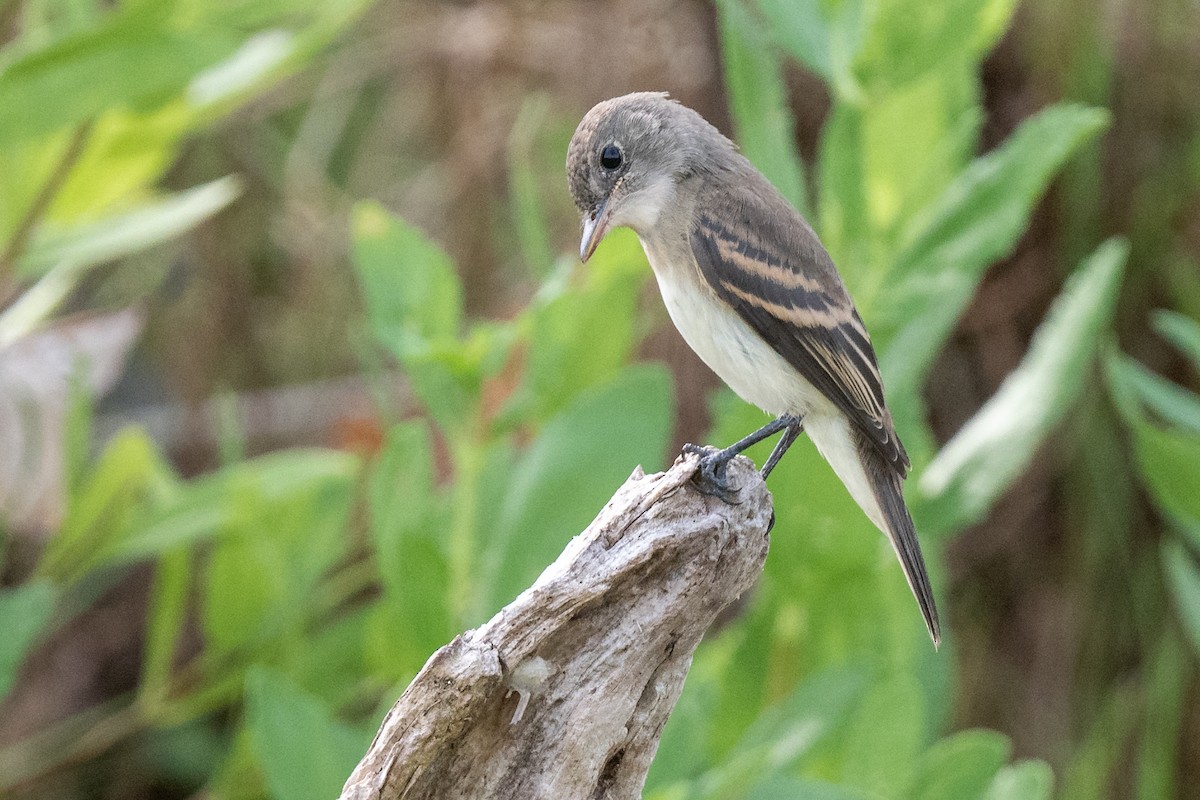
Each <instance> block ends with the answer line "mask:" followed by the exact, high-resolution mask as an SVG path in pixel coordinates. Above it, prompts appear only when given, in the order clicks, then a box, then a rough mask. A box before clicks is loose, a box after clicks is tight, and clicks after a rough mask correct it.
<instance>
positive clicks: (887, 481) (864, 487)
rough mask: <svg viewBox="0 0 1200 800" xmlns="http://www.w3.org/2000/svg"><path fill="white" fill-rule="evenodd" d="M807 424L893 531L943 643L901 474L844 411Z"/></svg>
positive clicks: (924, 612)
mask: <svg viewBox="0 0 1200 800" xmlns="http://www.w3.org/2000/svg"><path fill="white" fill-rule="evenodd" d="M805 429H806V430H807V431H808V433H809V437H810V438H811V439H812V441H813V444H815V445H816V446H817V449H818V450H819V451H820V452H821V455H823V456H824V457H825V460H826V461H828V462H829V465H830V466H831V467H833V471H834V472H836V473H837V475H838V477H839V478H841V480H842V483H844V484H845V485H846V488H847V489H848V490H849V491H850V496H851V497H853V498H854V501H855V502H856V503H858V505H859V506H860V507H861V508H862V510H863V511H864V512H866V515H867V516H868V517H870V519H871V521H872V522H874V523H875V526H876V527H877V528H879V529H880V530H881V531H883V533H884V535H886V536H887V537H888V541H889V542H891V545H892V549H893V550H895V551H896V557H897V558H899V559H900V566H901V567H902V568H903V570H904V577H905V578H906V579H907V580H908V586H909V588H910V589H912V593H913V596H914V597H915V598H916V599H917V605H918V606H920V608H921V616H922V617H924V618H925V627H926V628H927V629H928V630H929V636H930V638H932V639H933V645H934V647H937V646H938V645H940V644H941V642H942V629H941V624H940V623H939V622H938V612H937V605H936V604H935V603H934V600H933V588H932V587H931V586H930V584H929V574H928V573H927V572H926V570H925V559H924V558H923V557H922V555H921V545H920V543H919V542H918V541H917V532H916V528H915V527H914V526H913V521H912V516H910V515H909V513H908V507H907V506H906V505H905V504H904V494H903V493H902V491H901V480H902V479H901V477H900V474H899V473H898V472H897V471H896V470H895V468H894V467H893V466H892V465H891V464H889V463H887V461H886V460H885V459H884V458H883V456H882V455H881V454H880V453H879V452H878V450H876V449H875V448H874V447H872V446H871V444H870V443H868V442H866V441H865V440H864V439H863V437H862V434H860V433H859V432H858V431H857V430H854V429H853V427H852V426H851V425H850V424H849V421H848V420H845V419H844V418H841V417H840V415H839V417H838V418H830V419H814V418H812V417H811V416H810V417H809V418H808V419H806V420H805Z"/></svg>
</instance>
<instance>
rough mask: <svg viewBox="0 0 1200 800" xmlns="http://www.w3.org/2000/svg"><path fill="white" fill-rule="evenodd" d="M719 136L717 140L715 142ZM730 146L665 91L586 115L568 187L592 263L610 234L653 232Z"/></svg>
mask: <svg viewBox="0 0 1200 800" xmlns="http://www.w3.org/2000/svg"><path fill="white" fill-rule="evenodd" d="M714 134H715V136H714ZM718 150H720V151H727V152H728V153H732V152H733V150H734V147H733V144H732V143H730V142H729V141H728V140H727V139H726V138H725V137H724V136H722V135H721V134H720V133H718V132H717V131H716V129H715V128H713V127H712V126H711V125H709V123H708V122H707V121H705V119H704V118H703V117H701V116H700V115H699V114H697V113H696V112H695V111H692V110H691V109H690V108H687V107H686V106H682V105H680V104H679V103H677V102H675V101H674V100H670V99H668V98H667V95H666V94H665V93H661V92H639V93H637V94H627V95H624V96H623V97H616V98H613V99H612V100H605V101H604V102H602V103H600V104H598V105H596V106H595V107H594V108H593V109H592V110H591V111H589V112H588V113H587V115H586V116H584V118H583V121H581V122H580V123H579V127H578V128H576V129H575V135H574V136H572V137H571V144H570V146H569V147H568V148H567V180H568V183H569V185H570V189H571V195H572V197H574V199H575V205H576V206H577V207H578V208H579V211H580V213H581V214H582V215H583V237H582V240H581V241H580V244H579V257H580V258H581V259H582V260H583V261H587V260H588V258H590V257H591V255H592V253H593V252H594V251H595V249H596V246H597V245H598V244H600V241H601V240H602V239H603V238H604V236H605V234H607V233H608V232H609V231H610V230H612V229H613V228H618V227H621V226H623V225H624V226H628V227H630V228H633V229H634V230H635V231H637V232H639V233H641V232H643V231H646V230H649V229H651V228H652V227H653V226H654V225H655V224H656V223H657V222H658V218H659V216H660V215H661V213H662V211H663V210H664V209H665V208H668V207H670V206H672V204H673V203H674V202H675V201H676V197H677V193H678V191H679V187H680V185H681V184H683V183H684V181H686V180H687V178H688V177H690V176H692V175H695V174H697V173H698V172H702V171H704V170H707V169H712V168H713V164H714V163H716V162H719V161H721V160H722V158H723V157H724V156H725V155H726V153H725V152H717V151H718Z"/></svg>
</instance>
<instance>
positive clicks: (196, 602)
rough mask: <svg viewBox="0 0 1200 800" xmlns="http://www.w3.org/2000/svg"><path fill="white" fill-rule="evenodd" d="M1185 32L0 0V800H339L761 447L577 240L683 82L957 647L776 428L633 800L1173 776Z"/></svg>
mask: <svg viewBox="0 0 1200 800" xmlns="http://www.w3.org/2000/svg"><path fill="white" fill-rule="evenodd" d="M1197 23H1200V9H1198V8H1197V7H1196V6H1195V4H1194V3H1193V4H1189V3H1184V2H1176V0H1156V1H1155V2H1151V3H1149V4H1146V3H1136V4H1135V3H1116V4H1111V3H1110V4H1106V5H1104V6H1103V8H1101V7H1099V6H1094V5H1093V4H1089V3H1050V2H1041V1H1040V0H1029V2H1027V3H1026V4H1024V5H1023V6H1021V7H1019V8H1018V7H1016V4H1015V0H953V2H947V3H937V4H927V3H920V2H916V0H875V1H874V2H866V0H842V1H841V2H826V1H824V0H803V1H802V2H794V0H787V1H785V0H753V1H751V0H720V1H719V2H717V3H715V5H713V4H710V3H705V2H685V1H684V0H679V1H678V2H672V1H671V0H656V2H649V3H647V2H634V0H612V1H611V2H605V3H586V4H584V3H575V2H568V1H567V0H560V1H558V2H546V3H541V4H528V3H519V2H508V0H493V2H483V3H475V4H459V3H446V2H434V0H429V1H428V2H415V0H407V1H405V2H394V3H380V4H376V5H373V6H368V4H367V3H365V2H361V1H360V0H339V1H337V2H323V3H310V2H306V0H274V1H273V2H251V1H250V0H247V1H246V2H234V3H227V2H221V3H218V2H213V0H177V1H175V2H168V1H167V0H141V1H140V2H139V1H138V0H129V2H121V3H98V2H91V1H90V0H41V1H40V2H38V1H36V0H29V2H11V1H10V2H7V3H3V2H0V37H2V40H3V41H4V42H5V44H4V47H3V50H0V293H2V296H3V307H2V311H0V442H3V452H4V453H5V455H4V457H3V462H4V463H2V464H0V511H2V513H3V523H2V524H3V539H2V540H0V541H2V543H3V548H2V550H0V586H2V588H0V630H2V631H3V632H4V635H3V636H2V637H0V795H2V796H6V797H9V796H11V797H14V798H24V797H35V796H36V797H41V798H47V797H63V798H68V797H121V798H139V797H145V798H151V797H154V798H158V797H164V798H166V797H191V796H211V797H222V798H260V797H270V798H289V799H290V798H301V800H303V798H310V797H311V798H318V797H329V796H333V795H334V794H336V792H337V791H338V789H339V788H340V786H341V783H342V782H343V781H344V779H345V777H346V776H347V775H348V773H349V771H350V769H351V767H352V766H353V764H354V763H355V762H356V760H357V758H358V757H359V756H360V755H361V754H362V752H363V751H364V749H365V747H366V745H367V743H368V742H369V740H370V736H371V734H372V733H373V732H374V730H375V727H376V726H377V724H378V721H379V720H380V719H381V717H382V714H383V713H384V711H385V709H386V708H387V707H388V706H389V705H390V703H391V702H392V701H393V700H394V698H395V696H396V695H397V694H398V693H399V691H400V690H401V689H402V687H403V686H404V684H405V683H406V682H407V681H408V680H409V679H410V678H411V677H412V676H413V675H414V674H415V672H416V671H417V670H418V669H419V668H420V666H421V665H422V664H423V663H424V660H425V659H426V658H427V657H428V655H429V654H430V653H431V652H432V651H433V650H434V649H436V648H437V647H438V646H440V645H441V644H443V643H445V642H446V641H448V639H449V638H450V637H451V636H453V635H454V633H456V632H457V631H460V630H462V629H463V628H465V627H469V626H472V625H476V624H478V623H479V622H481V621H483V620H485V619H487V618H488V617H489V616H490V615H491V614H492V613H494V612H495V610H497V609H498V608H499V607H501V606H502V605H503V604H504V603H506V602H507V601H508V600H510V599H511V598H512V597H513V596H515V594H516V593H517V592H519V591H520V590H521V589H522V588H523V587H525V586H526V585H528V583H529V582H530V581H531V580H532V579H533V578H534V577H535V576H536V575H537V574H538V572H539V571H540V569H541V568H542V567H543V566H545V564H547V563H548V562H549V561H550V560H551V559H552V558H553V557H554V556H555V555H556V554H557V553H558V552H559V551H560V550H561V548H562V547H563V545H564V544H565V542H566V540H567V539H568V538H569V536H570V535H571V534H572V533H573V532H576V531H578V530H579V529H581V528H582V527H583V526H585V525H586V524H587V522H588V521H590V519H591V517H592V516H593V515H594V514H595V513H596V511H597V510H598V509H599V508H600V506H601V505H602V503H603V502H604V501H605V500H606V499H607V498H608V497H609V495H610V494H611V492H612V490H613V489H614V488H615V487H616V486H617V485H618V484H619V483H620V482H621V481H622V480H623V479H624V478H625V477H626V476H627V475H628V474H629V472H631V471H632V469H633V467H634V465H635V464H638V463H641V464H643V465H645V466H646V468H647V469H657V468H661V467H663V466H665V465H666V464H668V463H669V462H670V460H671V459H672V458H673V457H674V454H675V453H676V452H677V450H678V447H679V445H680V444H681V443H682V442H683V441H685V440H704V441H710V442H715V443H725V442H728V441H731V440H733V439H735V438H737V437H739V436H740V435H742V434H744V433H745V432H746V431H748V430H750V429H751V428H753V427H756V426H757V425H758V424H760V423H761V422H762V420H763V417H762V415H761V413H760V412H758V411H757V410H755V409H751V408H748V407H746V406H745V405H744V404H742V403H741V402H740V401H738V400H737V399H736V398H734V397H733V396H732V395H731V394H730V393H729V392H728V391H727V390H724V389H721V388H719V387H717V386H716V385H715V382H714V380H713V379H712V377H711V376H710V375H708V374H707V372H706V371H705V370H704V369H703V367H701V366H699V365H698V363H697V362H696V361H695V359H694V357H692V356H691V355H690V354H689V353H688V352H687V351H686V348H684V347H683V346H682V344H681V343H680V342H679V340H678V338H677V336H676V335H675V334H674V332H673V331H672V330H671V329H670V327H669V323H667V322H666V319H665V314H664V313H663V312H662V309H661V303H660V301H659V300H658V298H657V294H656V292H655V291H654V288H653V286H652V283H651V282H650V281H649V270H648V268H647V267H646V266H645V263H644V258H643V256H642V254H641V252H640V248H639V247H638V245H637V242H636V239H635V238H634V237H632V236H631V235H628V234H627V233H624V234H620V233H619V234H617V235H614V236H612V237H610V240H608V241H606V242H605V244H604V245H603V247H602V248H601V249H600V250H599V251H598V253H597V255H596V257H595V259H594V261H593V262H590V263H589V265H588V267H587V268H586V269H583V268H581V267H580V266H579V264H578V263H577V260H576V259H575V257H574V256H573V255H572V254H573V253H574V249H575V247H576V245H577V231H578V227H577V219H576V216H575V211H574V209H573V208H572V207H571V204H570V200H569V197H568V196H567V193H566V189H565V177H564V175H563V169H562V161H563V158H564V153H565V147H566V142H567V139H568V138H569V136H570V133H571V131H572V130H573V128H574V125H575V123H576V122H577V121H578V118H579V117H580V116H581V115H582V114H583V112H584V111H586V110H587V108H588V107H590V105H591V104H592V103H594V102H595V101H597V100H600V99H603V98H605V97H609V96H613V95H616V94H620V93H623V92H626V91H632V90H636V89H667V90H670V91H671V92H672V93H673V94H674V95H675V96H676V97H678V98H679V99H681V100H683V101H684V102H687V103H688V104H689V105H693V106H694V107H697V108H698V109H700V110H701V111H702V112H704V113H705V114H706V115H707V116H709V117H710V118H711V119H713V120H714V121H715V122H717V123H718V124H719V126H720V127H722V128H723V129H724V130H726V131H728V132H729V133H730V134H731V135H733V136H734V137H735V138H736V139H737V140H738V142H739V143H740V144H741V146H742V147H743V149H744V150H745V152H746V153H747V155H748V156H749V157H750V158H751V159H752V160H753V161H755V163H756V164H758V165H759V166H760V168H762V169H763V171H764V172H766V173H767V174H768V175H769V176H770V177H771V179H772V180H773V181H774V182H775V183H776V185H778V186H779V187H780V188H781V190H783V191H784V193H785V194H787V195H788V197H789V198H790V199H791V200H792V201H793V202H794V203H795V204H796V205H797V207H799V208H801V209H802V210H804V211H805V212H806V213H807V214H808V215H809V217H810V219H812V220H813V221H814V224H815V225H816V226H817V228H818V230H819V231H820V233H821V235H822V237H823V240H824V241H825V243H826V245H827V246H828V248H829V249H830V251H831V252H832V253H833V255H834V258H835V260H836V261H837V263H838V264H839V266H840V268H841V270H842V273H843V275H844V276H845V278H846V281H847V283H848V285H849V286H850V288H851V291H852V293H853V294H854V296H855V298H856V299H857V301H858V305H859V308H860V310H861V312H862V314H863V316H864V318H865V319H866V320H867V323H868V326H869V327H870V328H871V330H872V334H873V338H874V340H875V342H876V346H877V348H878V349H879V351H880V355H881V361H882V363H883V368H884V372H885V378H886V382H887V388H888V392H889V397H890V401H891V403H892V405H893V407H894V409H895V412H896V417H897V422H898V426H899V428H900V431H901V433H902V435H903V437H904V439H905V442H906V443H907V444H908V447H909V450H910V453H912V455H913V460H914V462H915V465H916V469H915V475H914V478H913V479H912V480H910V481H909V486H908V497H909V501H910V504H911V505H912V506H913V510H914V515H915V516H916V518H917V523H918V528H919V530H920V531H921V532H922V537H923V542H924V545H925V548H926V553H927V557H928V560H929V561H930V568H931V571H932V573H933V580H934V585H935V587H937V590H938V595H939V601H940V604H941V607H942V609H943V614H944V616H945V618H946V620H947V622H948V631H947V634H946V641H945V645H944V647H943V648H942V651H941V652H940V653H934V652H933V650H932V648H931V647H930V646H929V643H928V640H927V639H926V637H925V634H924V631H923V628H922V626H921V623H920V618H919V615H918V614H917V612H916V609H915V606H914V604H913V602H912V599H911V597H910V596H909V593H908V591H907V588H906V587H905V586H904V582H903V578H902V577H901V575H900V572H899V570H898V569H897V567H896V565H895V564H894V563H893V558H892V556H891V554H890V551H888V549H887V547H886V545H885V544H884V543H883V541H882V537H880V536H879V535H878V534H877V533H876V532H874V531H873V529H872V528H871V526H870V524H869V523H868V522H866V520H865V519H864V518H863V517H862V515H861V513H860V512H858V511H857V509H856V508H855V507H854V506H853V504H852V502H851V501H850V500H849V498H848V497H847V495H846V494H845V492H844V490H843V489H842V488H841V487H840V485H838V483H837V481H836V479H835V478H834V477H833V475H832V473H831V472H830V471H829V470H828V468H827V467H825V466H824V464H823V463H822V462H821V461H820V459H819V458H818V457H817V456H816V455H815V452H814V451H813V450H812V448H811V446H810V445H808V444H807V442H806V441H802V442H801V444H799V445H797V447H796V448H794V449H793V452H792V453H791V454H790V455H789V457H788V458H787V459H786V460H785V461H784V463H783V464H782V465H781V466H780V468H779V470H778V471H777V472H776V474H775V476H774V477H773V478H772V490H773V492H774V495H775V500H776V513H777V518H778V524H777V526H776V528H775V530H774V533H773V536H772V552H771V556H770V558H769V560H768V564H767V570H766V574H765V575H764V577H763V579H762V581H761V582H760V584H759V586H758V588H757V589H756V591H755V592H754V593H753V594H752V596H750V597H747V598H746V600H745V602H744V603H743V604H742V606H741V607H740V608H738V609H735V610H734V613H731V614H730V615H729V619H728V620H727V621H726V622H725V624H724V625H723V627H722V628H721V629H720V630H718V631H714V632H713V634H712V635H711V636H710V637H709V640H708V641H706V642H705V644H704V645H703V647H702V649H701V650H700V652H699V653H698V655H697V658H696V661H695V664H694V667H693V670H692V674H691V676H690V677H689V681H688V684H687V687H686V690H685V693H684V695H683V697H682V699H681V701H680V704H679V706H678V708H677V710H676V712H675V715H674V716H673V718H672V721H671V723H670V725H669V726H668V729H667V731H666V733H665V735H664V739H663V743H662V747H661V750H660V754H659V757H658V759H657V761H656V763H655V766H654V770H653V771H652V773H651V776H650V779H649V781H648V784H647V787H646V795H647V797H648V798H653V799H654V800H675V799H676V798H738V797H741V798H756V799H757V800H768V799H769V798H785V797H787V798H790V797H797V796H802V797H815V798H838V799H839V800H841V799H843V798H922V799H923V800H926V799H927V800H935V799H937V798H946V799H947V800H950V799H951V798H953V799H954V800H961V799H963V798H980V800H1003V799H1005V798H1014V799H1015V798H1021V799H1022V800H1024V799H1025V798H1049V797H1059V798H1080V799H1082V798H1102V797H1112V798H1118V797H1119V798H1125V797H1129V798H1147V799H1150V798H1173V797H1179V798H1182V797H1185V796H1189V793H1190V792H1191V791H1192V789H1191V787H1194V786H1195V785H1197V782H1198V781H1200V755H1198V754H1197V751H1196V749H1195V747H1194V745H1190V744H1189V743H1192V742H1194V741H1195V740H1196V739H1197V737H1198V736H1200V714H1198V713H1197V709H1198V708H1200V703H1198V702H1197V699H1198V698H1197V695H1198V692H1200V680H1198V677H1200V673H1198V672H1197V669H1196V665H1197V658H1198V656H1200V493H1198V492H1197V487H1200V397H1198V396H1197V395H1196V394H1195V393H1194V389H1195V387H1196V384H1197V378H1198V376H1200V323H1198V322H1197V320H1200V266H1198V263H1197V259H1198V258H1200V238H1198V236H1197V231H1198V230H1200V227H1198V226H1200V193H1198V191H1197V188H1196V187H1197V186H1200V51H1198V50H1197V49H1196V38H1195V36H1194V32H1195V30H1196V29H1197ZM135 343H136V344H135ZM131 348H132V349H131ZM122 375H123V377H120V378H119V380H118V376H122ZM114 384H115V388H114V389H112V391H111V393H109V394H108V395H107V397H106V399H104V400H103V401H99V399H98V398H99V397H100V396H101V395H103V394H104V393H105V392H106V391H108V390H109V389H110V388H111V387H112V386H113V385H114ZM1189 387H1190V388H1189ZM754 455H755V456H756V457H757V458H759V459H761V458H762V457H764V456H765V449H764V450H763V451H762V452H755V453H754ZM580 464H586V465H587V466H586V469H583V468H580V467H579V465H580Z"/></svg>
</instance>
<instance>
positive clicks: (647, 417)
mask: <svg viewBox="0 0 1200 800" xmlns="http://www.w3.org/2000/svg"><path fill="white" fill-rule="evenodd" d="M670 435H671V383H670V378H669V376H668V375H667V373H666V372H665V371H664V370H663V369H662V367H660V366H658V365H649V364H640V365H636V366H631V367H627V368H625V369H624V370H622V371H621V372H619V373H618V374H617V375H616V376H615V377H614V378H613V379H611V380H609V381H608V382H607V383H605V384H602V385H600V386H596V387H594V388H592V389H590V390H588V391H587V392H584V393H583V394H581V395H580V396H579V397H578V398H576V400H575V401H574V402H573V403H571V404H570V405H569V406H567V408H565V409H564V410H563V411H562V412H561V413H560V414H558V415H557V416H555V417H554V418H553V419H551V420H550V421H549V422H548V423H546V425H545V426H544V427H543V428H542V430H541V431H540V432H539V434H538V436H537V438H536V439H535V440H534V441H533V443H532V444H531V445H530V447H529V449H528V450H527V451H526V452H525V454H524V456H523V457H522V458H521V459H520V461H519V462H518V463H517V464H516V465H515V466H514V468H513V470H512V479H511V482H510V484H509V486H508V493H507V495H506V496H505V498H504V502H503V505H502V507H501V509H500V511H499V518H498V521H497V530H496V531H495V532H494V533H493V534H492V536H493V542H494V544H493V545H492V548H490V549H491V550H492V551H493V553H494V559H495V560H494V561H493V562H492V563H491V564H490V569H489V572H490V573H491V574H489V575H487V579H485V580H484V581H483V583H484V585H489V586H491V589H492V591H491V598H492V600H491V603H490V609H489V610H490V611H494V610H495V609H497V608H499V607H501V606H503V605H504V604H506V603H508V602H509V601H510V600H512V599H513V598H514V597H515V596H516V595H517V594H518V593H519V592H520V591H521V590H523V589H524V588H526V587H527V586H528V585H529V584H530V583H531V582H532V581H533V579H534V578H536V577H537V575H538V573H539V572H540V571H541V570H542V569H543V568H545V567H546V566H547V565H548V564H549V563H550V562H551V561H553V560H554V558H555V557H556V556H557V555H558V553H559V552H560V551H561V550H562V548H563V546H564V545H566V543H567V542H568V541H569V540H570V538H571V537H572V536H574V535H575V534H577V533H578V532H579V531H581V530H583V529H584V528H585V527H586V526H587V524H588V523H589V522H591V520H592V519H594V518H595V516H596V514H597V513H598V512H599V511H600V509H601V507H603V505H604V503H605V502H606V501H607V500H608V499H609V497H611V496H612V493H613V491H614V490H615V489H616V488H617V487H618V486H619V485H620V484H621V482H622V481H624V480H625V479H626V478H627V477H628V476H629V474H630V473H631V472H632V471H633V468H634V467H635V466H637V465H638V464H642V465H644V466H646V467H647V469H655V468H657V467H658V465H660V464H661V463H662V460H663V454H664V451H665V449H666V446H667V441H668V439H669V437H670Z"/></svg>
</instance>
